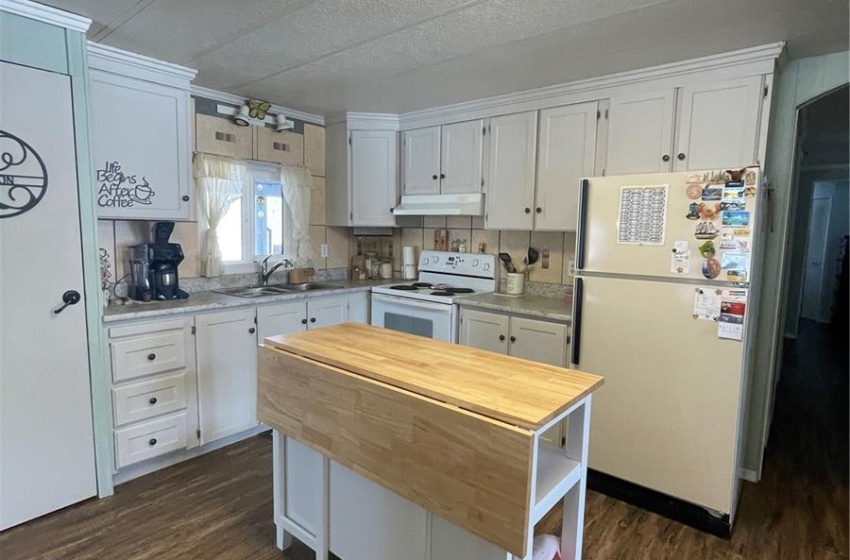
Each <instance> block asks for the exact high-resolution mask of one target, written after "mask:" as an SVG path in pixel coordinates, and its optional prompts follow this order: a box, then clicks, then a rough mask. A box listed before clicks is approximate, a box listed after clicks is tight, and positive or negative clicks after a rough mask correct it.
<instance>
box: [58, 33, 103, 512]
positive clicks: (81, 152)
mask: <svg viewBox="0 0 850 560" xmlns="http://www.w3.org/2000/svg"><path fill="white" fill-rule="evenodd" d="M66 36H67V49H68V68H69V70H70V72H69V73H70V75H71V92H72V94H73V96H74V135H75V137H76V144H77V182H78V192H79V203H80V235H81V237H82V248H83V287H84V289H85V292H86V323H87V330H88V342H89V374H90V376H91V393H92V423H93V427H94V443H95V461H96V465H97V492H98V495H99V496H100V497H101V498H104V497H106V496H111V495H112V494H113V493H114V489H113V482H112V472H113V468H112V465H114V464H115V463H114V461H113V457H112V453H113V449H112V423H111V422H110V418H112V401H111V399H110V391H109V390H110V384H109V376H108V374H107V372H108V371H109V367H108V364H107V356H106V352H105V351H104V350H105V349H106V337H105V336H104V332H103V322H102V321H101V316H102V315H103V293H102V290H101V288H100V249H99V245H98V240H97V211H96V206H95V194H94V193H95V190H94V168H93V166H92V162H91V146H90V143H89V130H91V126H90V124H91V123H90V121H89V115H90V112H89V100H90V96H89V77H88V64H87V59H86V36H85V35H84V34H82V33H79V32H77V31H70V30H67V31H66Z"/></svg>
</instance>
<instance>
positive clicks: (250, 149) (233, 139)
mask: <svg viewBox="0 0 850 560" xmlns="http://www.w3.org/2000/svg"><path fill="white" fill-rule="evenodd" d="M195 148H196V149H197V151H199V152H204V153H206V154H214V155H219V156H226V157H232V158H236V159H251V158H252V157H254V137H253V133H252V132H251V130H249V127H246V126H237V125H236V124H235V123H233V122H231V121H229V120H227V119H223V118H221V117H214V116H212V115H195Z"/></svg>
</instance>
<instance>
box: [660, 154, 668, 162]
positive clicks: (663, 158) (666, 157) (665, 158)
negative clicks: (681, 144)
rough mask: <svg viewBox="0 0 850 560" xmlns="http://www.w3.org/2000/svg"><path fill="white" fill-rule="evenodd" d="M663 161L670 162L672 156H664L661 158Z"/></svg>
mask: <svg viewBox="0 0 850 560" xmlns="http://www.w3.org/2000/svg"><path fill="white" fill-rule="evenodd" d="M661 161H670V156H668V155H667V154H664V155H663V156H661Z"/></svg>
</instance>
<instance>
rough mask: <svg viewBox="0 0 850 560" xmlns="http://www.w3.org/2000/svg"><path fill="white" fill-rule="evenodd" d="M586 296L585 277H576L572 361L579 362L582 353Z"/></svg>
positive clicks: (576, 363) (575, 363)
mask: <svg viewBox="0 0 850 560" xmlns="http://www.w3.org/2000/svg"><path fill="white" fill-rule="evenodd" d="M583 296H584V278H576V280H575V286H574V287H573V301H574V302H575V310H574V311H573V336H572V339H573V340H572V351H573V356H572V363H573V364H574V365H578V364H579V357H580V354H581V306H582V300H583Z"/></svg>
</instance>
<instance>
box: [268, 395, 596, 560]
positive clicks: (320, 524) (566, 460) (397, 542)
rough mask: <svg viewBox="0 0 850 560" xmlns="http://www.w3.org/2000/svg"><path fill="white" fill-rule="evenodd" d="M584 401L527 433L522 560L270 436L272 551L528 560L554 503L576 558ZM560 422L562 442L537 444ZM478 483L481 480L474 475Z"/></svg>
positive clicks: (380, 559)
mask: <svg viewBox="0 0 850 560" xmlns="http://www.w3.org/2000/svg"><path fill="white" fill-rule="evenodd" d="M590 405H591V395H587V396H586V397H585V398H583V399H581V400H580V401H578V402H577V403H575V404H574V405H573V406H572V407H570V408H569V409H568V410H566V411H565V412H563V413H562V414H560V415H558V416H557V417H556V418H554V419H552V420H551V421H550V422H548V423H547V424H546V425H545V426H543V427H541V428H540V429H539V430H536V431H535V433H534V445H533V453H532V457H531V461H532V468H531V471H530V472H531V473H533V476H532V481H531V485H530V489H531V491H530V496H529V499H530V500H531V502H530V505H531V507H530V512H531V515H530V518H529V520H528V525H529V527H528V535H529V536H528V545H527V548H526V549H527V551H528V552H527V555H526V556H525V558H524V559H519V558H518V557H516V556H514V555H512V554H510V553H509V552H506V551H505V550H502V549H500V548H499V547H498V546H496V545H494V544H492V543H489V542H487V541H485V540H483V539H481V538H480V537H478V536H476V535H474V534H472V533H470V532H468V531H466V530H465V529H463V528H462V527H460V526H458V525H456V524H453V523H450V522H448V521H446V520H444V519H442V518H441V517H439V516H437V515H435V514H433V513H431V512H430V511H428V510H426V509H425V508H423V507H421V506H419V505H417V504H415V503H413V502H412V501H410V500H407V499H406V498H403V497H402V496H400V495H399V494H396V493H395V492H393V491H391V490H388V489H387V488H384V487H383V486H381V485H379V484H377V483H375V482H373V481H371V480H369V479H367V478H365V477H364V476H362V475H360V474H357V473H356V472H354V471H352V470H350V469H348V468H347V467H345V466H343V465H341V464H339V463H337V462H335V461H333V460H331V459H329V458H327V457H326V456H324V455H322V454H321V453H319V452H318V451H315V450H314V449H312V448H310V447H308V446H307V445H304V444H302V443H300V442H299V441H297V440H295V439H293V438H292V437H288V436H285V435H283V434H281V433H280V432H278V430H274V433H273V438H274V440H273V445H274V452H273V453H274V518H275V525H276V530H277V546H278V548H280V549H285V548H288V547H289V545H290V544H291V539H292V537H295V538H297V539H298V540H299V541H301V542H303V543H304V544H306V545H307V546H309V547H310V548H312V549H313V550H314V551H315V552H316V558H317V559H318V560H326V559H327V558H328V553H329V552H333V553H334V554H335V555H336V556H338V557H340V558H341V559H342V560H530V558H531V556H532V550H533V548H532V545H531V541H532V540H533V536H534V525H535V524H536V523H537V522H538V521H540V519H542V518H543V517H544V516H545V515H546V514H547V513H548V512H549V511H551V509H552V508H553V507H554V506H555V505H556V504H557V503H558V502H559V501H561V500H563V504H564V516H563V523H562V532H561V557H562V558H563V559H564V560H578V559H580V558H581V548H582V532H583V524H584V501H585V483H586V474H587V462H586V460H587V443H588V432H589V427H590ZM559 422H566V424H567V426H566V430H565V432H564V433H566V434H567V438H566V443H565V445H564V446H563V447H561V448H556V447H553V446H551V445H550V444H548V443H546V442H545V441H543V440H542V439H540V435H542V434H543V433H545V432H546V431H547V430H548V429H549V428H550V427H552V426H554V425H555V424H557V423H559ZM481 476H482V477H485V476H487V474H486V473H481Z"/></svg>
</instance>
